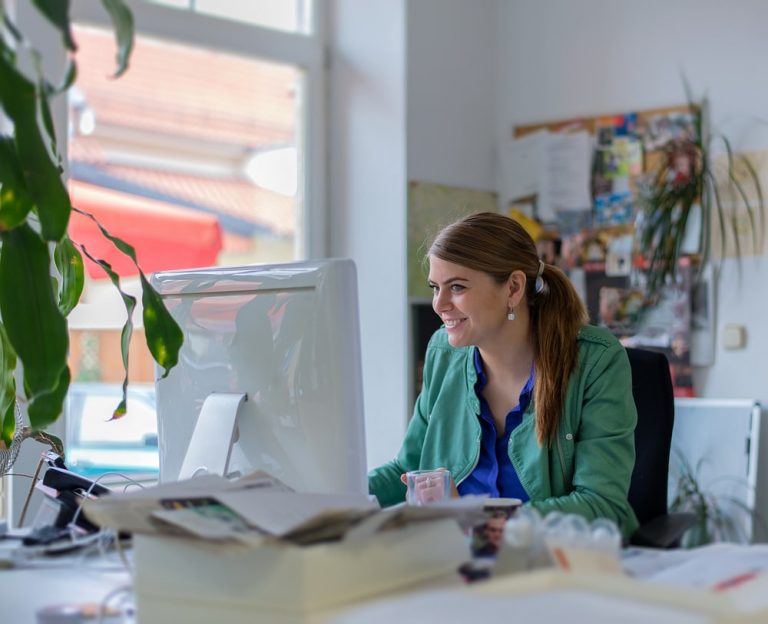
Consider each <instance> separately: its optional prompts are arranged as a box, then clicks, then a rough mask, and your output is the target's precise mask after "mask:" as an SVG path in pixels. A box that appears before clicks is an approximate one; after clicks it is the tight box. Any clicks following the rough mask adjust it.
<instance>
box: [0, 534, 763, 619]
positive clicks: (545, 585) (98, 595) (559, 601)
mask: <svg viewBox="0 0 768 624" xmlns="http://www.w3.org/2000/svg"><path fill="white" fill-rule="evenodd" d="M745 553H746V554H748V555H749V556H750V557H752V558H753V561H752V563H751V564H750V565H757V563H761V564H763V565H764V566H765V568H768V547H763V546H756V547H749V548H743V547H729V546H722V545H721V546H716V547H710V548H708V549H703V550H701V551H698V552H696V553H694V554H693V555H691V554H690V553H687V552H684V551H678V552H673V553H669V552H666V553H665V552H661V551H648V552H647V553H645V554H644V553H643V552H642V551H635V552H634V554H633V556H632V557H631V560H632V567H633V568H634V569H635V570H636V571H637V570H642V569H643V567H644V568H645V571H644V572H643V573H642V574H645V575H647V576H653V575H655V574H657V573H670V571H671V570H672V569H673V568H674V567H676V566H677V567H678V568H679V566H684V565H686V564H689V563H694V562H695V557H701V556H703V557H708V558H709V559H710V560H711V561H716V560H717V559H718V558H719V559H720V560H721V561H724V562H728V561H730V562H731V564H733V561H734V560H735V559H734V557H736V556H741V555H743V554H745ZM644 558H645V560H643V559H644ZM660 561H663V563H659V562H660ZM673 561H676V563H675V564H673V563H672V562H673ZM121 565H122V564H121V562H120V560H119V558H117V556H115V555H114V554H113V555H110V556H109V557H108V558H107V559H106V560H100V559H89V560H88V561H86V562H85V563H84V562H82V561H79V559H78V558H76V557H72V556H69V557H66V558H62V559H58V558H57V559H45V560H43V561H39V562H34V563H30V564H28V567H23V568H17V569H11V570H0V601H2V602H1V604H2V605H3V607H2V608H3V621H4V622H13V623H14V624H16V623H18V624H27V623H33V622H34V621H35V612H36V611H37V610H38V609H39V608H41V607H44V606H47V605H51V604H57V603H69V602H96V603H100V602H101V601H102V600H103V599H104V598H105V596H106V595H107V594H108V593H109V592H111V591H112V590H115V589H117V588H119V587H121V586H123V585H125V584H127V583H130V580H131V579H130V575H129V574H128V572H126V571H125V570H124V569H121ZM679 569H680V568H679ZM652 571H653V572H652ZM212 573H216V572H215V571H212ZM642 574H641V575H642ZM443 583H447V584H448V585H449V586H448V587H446V586H445V585H443ZM736 611H737V610H735V609H734V606H733V602H732V601H730V600H728V599H727V598H726V597H725V596H722V595H716V594H712V593H710V592H704V591H703V590H698V589H695V588H691V587H682V586H680V585H679V584H673V585H670V584H665V585H660V584H656V585H653V584H650V583H645V582H638V581H634V580H632V579H629V578H625V577H615V576H614V577H608V576H605V577H599V576H591V575H584V574H566V573H562V572H558V571H555V570H539V571H535V572H529V573H525V574H519V575H512V576H505V577H499V578H496V579H492V580H490V581H486V582H481V583H475V584H473V585H464V586H458V585H457V584H456V582H455V579H453V580H446V581H441V582H440V583H433V584H431V585H422V586H420V587H419V588H416V589H414V590H413V591H410V592H405V593H399V594H393V595H385V596H378V597H376V598H373V599H369V600H366V601H363V602H358V603H354V604H349V605H345V606H344V607H341V608H336V609H333V610H329V611H326V612H322V613H312V614H307V615H305V616H301V617H296V616H294V617H288V616H280V615H277V614H258V613H255V612H253V613H250V616H249V621H250V622H253V621H260V622H267V623H269V624H359V623H360V622H365V624H385V623H386V624H390V623H391V622H398V624H416V623H419V624H421V623H424V622H440V623H441V624H459V623H462V624H464V623H465V622H467V621H488V622H497V621H504V620H506V619H508V618H509V615H510V613H515V614H516V618H517V617H519V618H520V619H522V620H528V621H536V622H544V623H547V622H552V623H556V624H562V623H563V622H564V621H579V622H581V621H589V622H622V624H624V623H628V624H641V623H645V622H654V624H667V623H669V624H673V623H674V624H715V623H733V622H740V623H744V622H765V621H766V615H765V614H766V612H765V611H763V612H762V613H761V614H750V613H746V612H744V613H737V612H736ZM574 613H576V614H578V617H575V616H574ZM140 615H141V614H139V616H140ZM139 621H140V622H142V620H141V617H139ZM165 621H179V620H178V618H172V619H166V620H165ZM222 622H223V623H224V622H229V620H228V619H226V618H225V619H223V620H222ZM142 624H154V623H150V622H147V623H145V622H142Z"/></svg>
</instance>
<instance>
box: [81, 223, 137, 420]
mask: <svg viewBox="0 0 768 624" xmlns="http://www.w3.org/2000/svg"><path fill="white" fill-rule="evenodd" d="M75 210H77V209H75ZM78 212H82V211H80V210H78ZM83 214H87V213H83ZM88 216H89V217H90V218H91V219H93V217H92V216H91V215H88ZM94 221H95V219H94ZM99 227H101V226H99ZM102 229H103V228H102ZM80 249H82V251H83V253H84V254H85V255H86V256H87V257H88V258H90V259H91V260H92V261H93V262H95V263H96V264H98V265H99V266H100V267H101V268H102V269H104V272H105V273H106V274H107V276H108V277H109V279H110V281H111V282H112V284H113V285H114V287H115V288H117V292H119V293H120V298H121V299H122V300H123V305H124V306H125V312H126V314H127V317H128V318H127V319H126V321H125V324H124V325H123V330H122V332H121V334H120V353H121V354H122V357H123V370H124V371H125V376H124V377H123V396H122V399H121V400H120V403H119V405H118V406H117V407H116V408H115V410H114V411H113V412H112V418H120V417H122V416H124V415H125V411H126V406H127V402H128V401H127V391H128V354H129V346H130V344H131V336H132V335H133V311H134V310H135V309H136V297H134V296H133V295H129V294H128V293H126V292H124V291H123V290H122V289H121V288H120V276H119V275H118V274H117V273H115V271H113V270H112V265H111V264H109V262H107V261H106V260H102V259H101V258H96V257H95V256H93V255H91V254H90V253H89V252H88V250H87V249H86V248H85V246H84V245H81V246H80Z"/></svg>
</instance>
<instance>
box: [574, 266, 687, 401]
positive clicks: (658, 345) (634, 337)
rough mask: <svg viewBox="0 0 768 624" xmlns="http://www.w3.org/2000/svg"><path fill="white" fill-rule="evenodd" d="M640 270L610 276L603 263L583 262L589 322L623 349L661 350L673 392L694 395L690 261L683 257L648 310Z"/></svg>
mask: <svg viewBox="0 0 768 624" xmlns="http://www.w3.org/2000/svg"><path fill="white" fill-rule="evenodd" d="M642 280H643V274H642V273H641V272H630V274H629V275H625V276H622V275H614V276H609V275H607V274H606V271H605V266H604V265H603V264H602V263H592V264H590V265H586V266H585V281H586V296H587V310H588V312H589V316H590V321H591V322H593V323H595V324H597V325H601V326H603V327H606V328H607V329H608V330H609V331H610V332H611V333H612V334H613V335H615V336H616V337H617V338H618V339H619V341H620V342H621V343H622V344H623V345H624V346H625V347H636V348H640V349H648V350H650V351H658V352H660V353H663V354H664V355H666V357H667V359H668V360H669V365H670V374H671V376H672V384H673V386H674V390H675V396H678V397H691V396H693V373H692V369H691V287H692V267H691V262H690V259H689V258H687V257H685V258H683V259H682V260H681V263H680V271H679V275H678V281H677V282H676V283H675V284H672V285H670V286H667V287H666V288H665V290H664V291H663V293H662V295H661V297H660V299H659V302H658V303H657V304H656V305H655V306H654V307H652V308H644V306H643V304H644V301H645V285H644V284H643V283H642Z"/></svg>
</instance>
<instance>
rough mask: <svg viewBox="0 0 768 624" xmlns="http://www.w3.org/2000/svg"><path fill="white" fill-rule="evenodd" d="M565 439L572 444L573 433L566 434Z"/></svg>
mask: <svg viewBox="0 0 768 624" xmlns="http://www.w3.org/2000/svg"><path fill="white" fill-rule="evenodd" d="M565 439H566V440H568V441H569V442H570V441H571V440H573V434H572V433H566V434H565Z"/></svg>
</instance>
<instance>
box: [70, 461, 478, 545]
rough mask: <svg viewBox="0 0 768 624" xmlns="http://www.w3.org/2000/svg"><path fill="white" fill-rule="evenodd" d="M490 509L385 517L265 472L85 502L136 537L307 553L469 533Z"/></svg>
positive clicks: (361, 499) (450, 508) (397, 510)
mask: <svg viewBox="0 0 768 624" xmlns="http://www.w3.org/2000/svg"><path fill="white" fill-rule="evenodd" d="M484 501H485V499H483V498H480V497H465V498H461V499H451V500H449V501H447V502H444V503H441V504H437V505H429V506H423V507H412V506H407V505H399V506H396V507H392V508H389V509H384V510H382V509H380V508H379V505H378V503H377V502H376V501H375V499H372V498H371V497H369V496H362V495H351V494H317V493H299V492H294V491H292V490H291V489H290V488H289V487H287V486H286V485H285V484H284V483H282V482H281V481H279V480H278V479H276V478H275V477H273V476H271V475H269V474H267V473H265V472H261V471H260V472H258V473H254V474H251V475H248V476H245V477H242V478H240V479H237V480H234V481H229V480H227V479H224V478H221V477H216V476H211V475H205V476H201V477H196V478H193V479H189V480H186V481H180V482H177V483H171V484H162V485H159V486H157V487H154V488H148V489H146V490H141V491H138V492H137V491H132V492H129V493H125V494H115V495H110V496H104V497H101V498H98V499H95V500H89V501H86V503H85V504H84V513H85V514H86V515H87V516H88V518H89V519H90V520H91V521H92V522H94V523H96V524H98V525H100V526H104V527H111V528H115V529H118V530H121V531H126V532H130V533H140V534H148V535H183V536H186V537H190V538H196V539H202V540H209V541H218V542H220V541H233V542H238V543H242V544H247V545H253V546H255V545H258V544H261V543H264V542H267V541H269V542H274V541H281V542H287V543H292V544H296V545H308V544H315V543H318V542H325V541H339V540H349V541H352V540H362V539H366V538H368V537H370V536H371V535H373V534H374V533H378V532H381V531H387V530H393V529H398V528H402V527H404V526H407V525H409V524H412V523H423V522H430V521H436V520H442V519H445V518H452V519H455V520H456V521H457V522H458V523H459V524H460V525H461V526H462V527H464V528H466V527H470V526H472V525H473V524H476V523H477V522H482V521H483V518H484V515H483V503H484Z"/></svg>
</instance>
